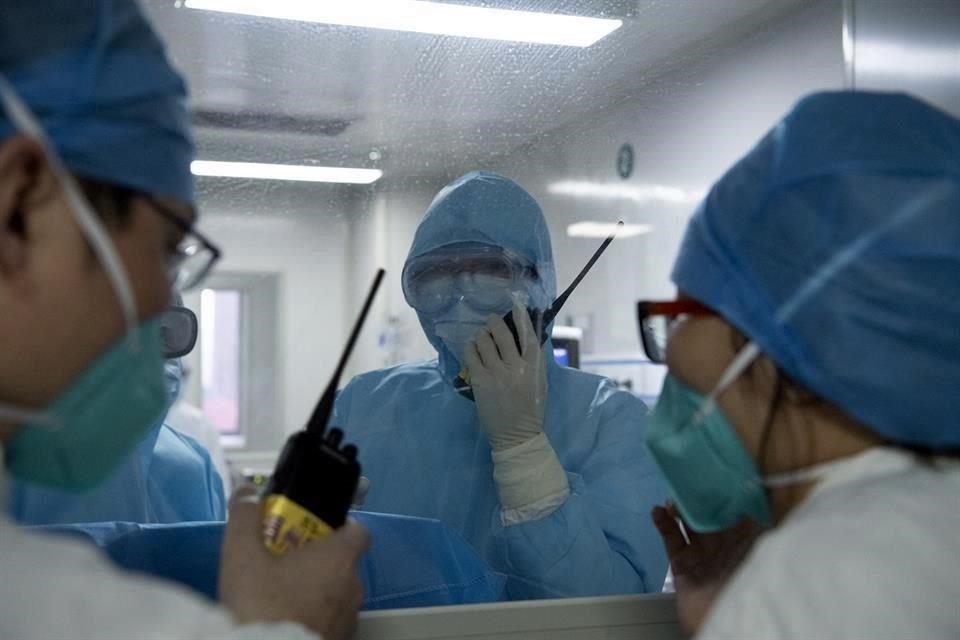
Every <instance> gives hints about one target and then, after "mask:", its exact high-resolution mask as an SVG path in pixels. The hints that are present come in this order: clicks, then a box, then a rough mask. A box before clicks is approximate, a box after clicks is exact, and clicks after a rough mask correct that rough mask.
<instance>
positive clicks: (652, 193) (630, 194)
mask: <svg viewBox="0 0 960 640" xmlns="http://www.w3.org/2000/svg"><path fill="white" fill-rule="evenodd" d="M547 191H549V192H550V193H554V194H557V195H564V196H575V197H578V198H599V199H609V200H632V201H633V202H636V203H637V204H696V203H698V202H700V201H701V200H703V197H704V196H705V195H706V192H705V191H702V190H699V189H682V188H680V187H670V186H666V185H662V184H620V183H616V182H606V183H605V182H589V181H586V180H564V181H561V182H554V183H553V184H551V185H549V186H548V187H547Z"/></svg>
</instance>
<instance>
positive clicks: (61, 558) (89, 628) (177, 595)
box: [0, 447, 316, 640]
mask: <svg viewBox="0 0 960 640" xmlns="http://www.w3.org/2000/svg"><path fill="white" fill-rule="evenodd" d="M2 452H3V450H2V447H0V461H2V458H3V456H2ZM5 480H6V471H5V470H4V469H3V464H2V462H0V497H2V496H5V495H6V487H5V486H4V485H5V484H6V483H5ZM0 506H2V500H0ZM0 576H2V579H0V638H17V639H18V640H30V639H33V638H36V639H38V640H51V639H54V638H98V639H100V638H104V639H106V638H118V639H122V640H135V639H141V638H142V639H148V638H156V639H158V640H159V639H161V638H162V639H163V640H169V639H170V638H177V639H178V640H189V639H192V638H196V639H198V640H199V639H201V638H203V639H207V638H229V639H233V640H247V639H249V640H279V639H284V640H308V639H311V638H312V639H314V640H316V636H314V635H312V634H310V633H308V632H307V631H306V630H305V629H304V628H303V627H300V626H298V625H294V624H283V625H253V626H251V625H248V626H237V625H236V624H234V622H233V621H232V619H231V617H230V614H229V613H228V612H227V611H226V610H224V609H221V608H219V607H217V606H215V605H214V604H213V603H211V602H208V601H206V600H204V599H203V598H202V597H201V596H198V595H194V594H193V593H192V592H190V591H189V590H187V589H186V588H183V587H177V586H174V585H172V584H169V583H166V582H160V581H158V580H153V579H150V578H148V577H146V576H140V575H135V574H131V573H126V572H123V571H120V570H119V569H117V568H115V567H114V566H113V565H112V564H111V562H110V561H109V560H108V559H107V558H106V557H105V556H103V555H102V554H100V553H99V552H98V551H97V550H96V549H95V548H94V547H92V546H91V545H90V544H88V543H85V542H81V541H78V540H69V539H64V538H60V537H54V536H52V535H42V534H38V533H32V532H29V531H24V530H22V529H20V528H18V527H17V526H16V525H15V524H14V523H13V522H11V521H10V520H9V519H8V518H6V517H5V516H3V515H0Z"/></svg>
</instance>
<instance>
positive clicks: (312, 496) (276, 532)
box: [264, 269, 386, 554]
mask: <svg viewBox="0 0 960 640" xmlns="http://www.w3.org/2000/svg"><path fill="white" fill-rule="evenodd" d="M385 273H386V272H385V271H384V270H383V269H380V270H379V271H377V275H376V277H375V278H374V280H373V285H372V286H371V287H370V292H369V293H368V294H367V299H366V302H364V304H363V309H362V310H361V311H360V316H359V317H358V318H357V321H356V323H355V324H354V326H353V331H352V332H351V334H350V338H349V340H348V341H347V346H346V347H345V348H344V350H343V354H342V355H341V356H340V362H339V363H338V364H337V368H336V370H335V371H334V373H333V378H332V379H331V380H330V384H329V385H327V388H326V390H325V391H324V392H323V396H321V398H320V401H319V402H318V403H317V406H316V408H315V409H314V411H313V414H312V415H311V416H310V420H309V421H308V422H307V427H306V428H305V429H304V430H302V431H300V432H298V433H295V434H293V435H292V436H290V439H289V440H287V444H286V446H284V448H283V452H282V453H281V454H280V460H279V461H278V462H277V466H276V469H275V470H274V473H273V476H272V477H271V478H270V482H269V484H268V485H267V490H266V496H267V498H266V504H265V507H264V511H265V521H264V542H265V544H266V546H267V548H268V549H269V550H270V551H272V552H274V553H276V554H282V553H285V552H286V551H288V550H289V549H290V548H291V547H293V548H296V547H300V546H301V545H303V544H304V543H305V542H308V541H309V540H315V539H319V538H323V537H324V536H326V535H328V534H329V533H331V532H332V531H333V530H334V529H336V528H338V527H340V526H342V525H343V523H344V522H346V519H347V511H348V510H349V509H350V504H351V502H352V501H353V496H354V494H355V493H356V490H357V483H358V482H359V480H360V464H359V463H358V462H357V448H356V447H355V446H353V445H350V444H348V445H344V446H341V443H342V442H343V431H341V430H340V429H337V428H332V429H330V430H329V431H327V423H328V422H329V420H330V414H331V413H332V412H333V404H334V401H335V400H336V397H337V388H338V387H339V384H340V376H341V375H342V374H343V369H344V367H345V366H346V363H347V359H348V358H349V357H350V353H351V352H352V351H353V347H354V345H355V344H356V341H357V336H358V335H359V334H360V329H362V328H363V323H364V321H365V320H366V318H367V313H369V311H370V307H371V305H372V304H373V299H374V296H376V294H377V290H378V289H379V288H380V283H381V282H383V276H384V275H385Z"/></svg>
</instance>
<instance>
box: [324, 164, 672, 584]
mask: <svg viewBox="0 0 960 640" xmlns="http://www.w3.org/2000/svg"><path fill="white" fill-rule="evenodd" d="M461 242H472V243H476V242H482V243H487V244H490V245H494V246H498V247H503V248H508V249H510V250H512V251H514V252H517V253H519V254H520V255H521V256H523V257H525V258H526V259H528V260H530V261H531V263H533V264H535V265H536V267H537V271H538V273H539V275H540V279H539V282H538V283H536V284H535V285H533V286H532V287H531V291H530V292H529V294H530V299H531V301H532V302H533V303H534V304H537V305H538V306H545V304H546V303H547V302H549V300H551V299H552V298H553V297H554V296H555V294H556V285H555V270H554V265H553V257H552V250H551V247H550V237H549V233H548V230H547V225H546V221H545V220H544V217H543V214H542V212H541V211H540V208H539V206H538V205H537V204H536V202H535V201H534V200H533V199H532V198H531V197H530V196H529V195H528V194H526V192H524V191H523V190H522V189H521V188H520V187H519V186H517V185H516V184H514V183H513V182H511V181H509V180H507V179H505V178H502V177H500V176H496V175H493V174H488V173H472V174H468V175H467V176H464V177H463V178H461V179H460V180H458V181H456V182H454V183H453V184H451V185H449V186H448V187H447V188H445V189H444V190H443V191H441V192H440V194H438V196H437V198H436V199H435V200H434V202H433V204H432V205H431V207H430V209H429V210H428V211H427V213H426V216H425V217H424V219H423V221H422V222H421V224H420V227H419V228H418V230H417V233H416V236H415V238H414V243H413V248H412V249H411V251H410V255H409V256H408V262H409V260H411V259H413V258H416V257H419V256H421V255H423V254H425V253H427V252H429V251H432V250H434V249H436V248H439V247H441V246H444V245H449V244H457V243H461ZM420 320H421V325H422V326H423V329H424V331H425V332H426V335H427V338H428V339H429V340H430V342H431V343H432V344H433V346H434V347H435V348H436V349H437V351H438V355H439V357H438V359H437V360H432V361H429V362H420V363H412V364H404V365H400V366H397V367H392V368H389V369H383V370H380V371H373V372H370V373H366V374H363V375H360V376H357V377H355V378H354V379H353V380H351V382H350V383H349V384H348V385H347V386H346V387H345V388H344V389H343V390H342V391H341V393H340V395H339V397H338V399H337V403H336V406H335V410H334V418H333V424H336V425H338V426H340V427H343V428H344V429H345V430H346V432H347V434H348V438H349V439H350V440H351V441H352V442H355V443H356V444H357V445H358V446H359V449H360V461H361V463H362V465H363V470H364V475H366V476H367V477H368V478H370V482H371V486H370V491H369V493H368V494H367V498H366V502H365V503H364V509H366V510H369V511H382V512H388V513H398V514H405V515H413V516H421V517H427V518H436V519H439V520H441V521H443V522H444V523H446V524H447V525H449V526H451V527H452V528H453V529H454V530H456V531H458V532H459V533H460V534H461V535H463V536H464V537H465V538H466V540H467V541H468V542H469V543H470V544H472V545H473V547H474V548H475V549H477V550H478V551H479V552H480V553H481V555H483V556H484V558H485V559H486V560H487V561H488V562H489V563H490V564H491V565H492V566H493V568H494V569H495V570H497V571H499V572H501V573H503V574H505V575H506V576H507V591H508V595H509V596H510V598H512V599H526V598H546V597H563V596H588V595H606V594H617V593H637V592H653V591H660V589H661V587H662V585H663V581H664V577H665V574H666V570H667V560H666V556H665V554H664V549H663V545H662V543H661V541H660V537H659V536H658V535H657V533H656V531H655V530H654V527H653V525H652V523H651V520H650V515H649V514H650V510H651V508H652V507H653V505H654V504H656V503H658V502H661V501H662V500H663V499H665V497H666V495H667V491H666V487H665V485H664V483H663V480H662V479H661V476H660V474H659V472H658V470H657V469H656V467H655V466H654V464H653V461H652V460H651V459H650V457H649V456H648V454H647V452H646V450H645V448H644V445H643V439H644V432H645V417H646V413H647V409H646V407H645V406H644V404H643V403H642V402H641V401H640V400H639V399H638V398H637V397H636V396H634V395H633V394H631V393H629V392H627V391H624V390H621V389H618V388H617V387H616V386H615V385H614V384H613V383H612V382H611V381H610V380H607V379H605V378H602V377H600V376H596V375H591V374H588V373H584V372H581V371H577V370H574V369H569V368H565V367H561V366H559V365H557V364H556V363H555V362H554V361H553V360H552V358H550V359H547V362H548V374H547V375H548V389H549V391H548V400H547V409H546V418H545V424H544V431H545V433H546V435H547V437H548V439H549V440H550V443H551V444H552V446H553V448H554V449H555V450H556V453H557V456H558V458H559V460H560V462H561V464H562V465H563V467H564V469H565V470H566V472H567V476H568V480H569V484H570V496H569V498H568V499H567V500H566V502H565V503H564V504H562V505H561V506H560V507H559V508H558V509H557V510H556V511H554V512H552V513H550V514H549V515H547V516H545V517H543V518H541V519H539V520H529V521H526V522H522V523H520V524H515V525H512V526H508V527H505V526H503V525H502V523H501V518H500V505H499V502H498V495H497V488H496V486H495V484H494V479H493V463H492V461H491V450H490V445H489V444H488V442H487V438H486V436H485V435H484V433H483V432H482V430H481V426H480V423H479V419H478V416H477V409H476V406H475V405H474V404H473V403H472V402H471V401H469V400H467V399H465V398H463V397H461V396H460V395H458V394H457V393H456V392H455V391H454V389H453V386H452V380H453V377H454V375H455V374H456V372H457V369H458V365H457V363H456V362H455V360H454V359H453V357H452V354H450V353H449V352H448V351H447V350H446V348H445V347H444V345H443V344H442V342H441V341H440V340H439V339H438V338H437V336H436V335H435V333H434V332H433V330H432V320H431V319H430V318H424V317H422V316H421V318H420ZM548 348H549V345H548Z"/></svg>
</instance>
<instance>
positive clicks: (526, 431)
mask: <svg viewBox="0 0 960 640" xmlns="http://www.w3.org/2000/svg"><path fill="white" fill-rule="evenodd" d="M513 321H514V323H515V325H516V327H517V334H518V335H519V337H520V348H521V349H522V353H521V352H519V351H517V345H516V342H514V339H513V334H512V333H511V332H510V329H509V328H508V327H507V323H505V322H504V321H503V318H501V317H500V316H490V317H489V318H488V319H487V327H486V329H484V330H481V331H480V333H479V334H477V337H476V338H474V339H473V340H472V341H471V342H469V343H468V344H467V348H466V349H465V352H464V357H465V359H466V363H467V368H468V369H469V371H470V386H471V387H472V388H473V395H474V398H475V400H476V403H477V413H478V414H479V416H480V424H481V425H482V426H483V429H484V431H485V432H486V434H487V437H488V438H489V440H490V446H491V448H492V449H493V450H494V451H495V452H497V451H504V450H506V449H512V448H513V447H516V446H518V445H521V444H523V443H524V442H527V441H528V440H531V439H532V438H534V437H536V436H537V435H539V434H541V433H543V418H544V414H545V413H546V406H547V368H546V363H545V362H544V358H543V349H542V348H541V346H540V340H539V339H538V336H537V334H536V331H535V330H534V328H533V323H532V322H531V321H530V316H529V315H528V314H527V312H526V310H525V309H524V308H523V307H521V306H520V305H519V304H516V303H515V304H514V306H513Z"/></svg>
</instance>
